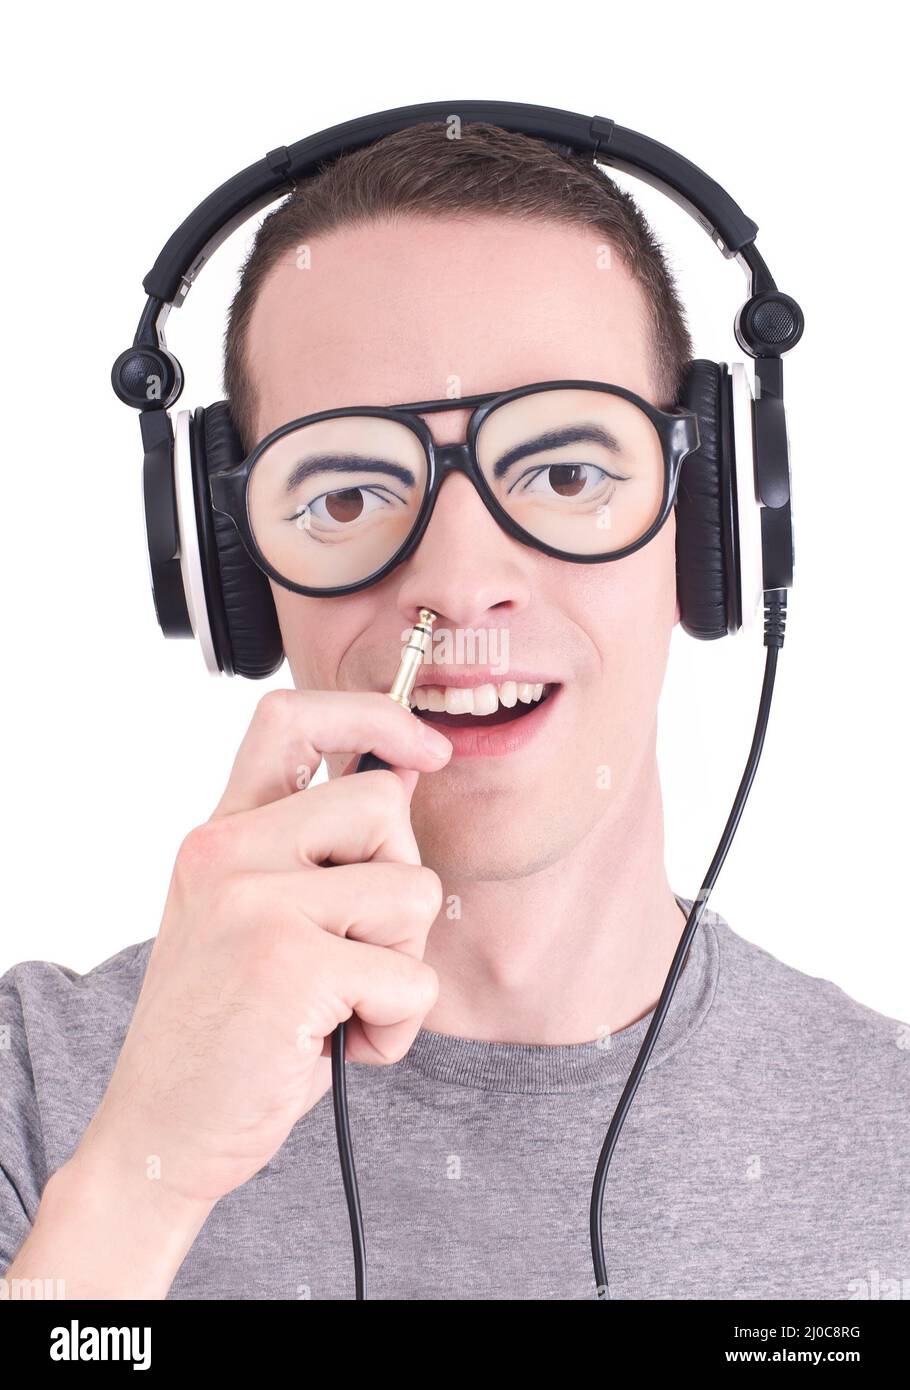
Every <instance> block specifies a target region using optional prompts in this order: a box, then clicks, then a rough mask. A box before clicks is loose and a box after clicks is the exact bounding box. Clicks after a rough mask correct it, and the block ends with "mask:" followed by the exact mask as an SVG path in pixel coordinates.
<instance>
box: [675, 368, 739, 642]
mask: <svg viewBox="0 0 910 1390" xmlns="http://www.w3.org/2000/svg"><path fill="white" fill-rule="evenodd" d="M731 391H732V387H731V381H730V375H729V372H728V371H727V367H726V364H724V363H717V362H709V361H708V360H707V359H705V358H697V359H695V360H694V361H691V362H689V364H688V367H687V369H686V375H685V378H684V381H683V385H682V388H681V390H680V394H679V399H678V401H677V404H678V405H680V406H683V407H685V409H686V410H693V411H694V412H695V414H696V415H697V417H698V433H699V441H700V442H699V447H698V448H697V449H696V450H695V452H694V453H691V454H689V455H687V457H686V458H685V459H684V460H683V463H682V468H681V470H680V477H679V487H678V490H677V500H676V592H677V596H678V598H679V610H680V622H681V623H682V626H683V628H684V629H685V631H686V632H688V633H689V634H690V636H692V637H699V638H702V639H704V640H711V639H713V638H715V637H726V635H727V633H728V632H731V631H735V630H736V629H737V628H738V627H739V625H740V617H739V614H738V612H737V608H738V584H736V583H735V582H732V576H733V575H734V569H733V568H732V566H733V565H734V563H735V559H734V552H733V547H734V546H735V542H736V533H735V529H733V528H734V526H735V518H734V505H733V498H732V492H731V489H732V479H731V472H732V463H733V459H732V452H731V451H732V429H733V425H732V419H731V411H732V394H731Z"/></svg>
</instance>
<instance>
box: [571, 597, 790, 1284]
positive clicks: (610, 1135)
mask: <svg viewBox="0 0 910 1390" xmlns="http://www.w3.org/2000/svg"><path fill="white" fill-rule="evenodd" d="M764 608H765V634H764V645H765V647H766V648H767V655H766V657H765V674H764V680H763V682H762V690H761V698H760V700H759V705H758V716H757V719H756V723H755V733H754V735H753V737H752V747H751V748H750V749H749V756H748V758H747V759H746V767H745V771H744V772H743V775H742V780H741V781H740V784H739V789H738V791H737V793H736V798H735V800H734V802H733V807H732V809H731V811H730V815H729V817H728V819H727V824H726V825H725V826H724V833H723V835H722V836H721V838H720V843H719V844H718V846H717V849H716V851H715V854H714V858H713V859H712V860H711V866H710V868H709V869H708V872H707V874H706V875H705V881H704V883H703V884H702V886H701V888H700V889H699V892H698V897H697V898H696V900H695V902H694V903H693V905H692V911H691V912H690V913H689V916H688V919H687V921H686V925H685V927H684V928H683V933H682V936H681V937H680V941H679V945H678V946H677V948H676V954H675V955H674V957H673V961H672V963H671V965H670V970H669V973H668V974H667V978H666V980H665V982H664V987H663V989H662V990H661V994H660V998H659V999H658V1001H657V1004H656V1006H655V1008H654V1014H653V1016H652V1018H651V1023H650V1025H649V1027H648V1031H647V1033H646V1034H645V1037H644V1041H643V1042H642V1045H641V1047H640V1048H639V1051H638V1056H637V1057H636V1058H635V1062H634V1065H633V1067H632V1070H631V1072H630V1073H629V1079H628V1081H627V1082H626V1084H625V1088H624V1090H623V1093H622V1095H621V1096H620V1098H619V1103H618V1105H617V1106H616V1109H615V1111H614V1112H613V1118H612V1120H611V1121H610V1127H609V1129H608V1130H607V1137H606V1139H605V1140H604V1143H603V1148H602V1149H601V1151H600V1158H599V1159H598V1162H597V1169H596V1171H595V1174H594V1185H593V1188H592V1191H591V1256H592V1259H593V1261H594V1277H595V1281H596V1286H597V1294H596V1296H597V1298H599V1299H609V1298H610V1284H609V1279H608V1276H607V1261H606V1255H605V1253H604V1241H603V1204H604V1189H605V1187H606V1182H607V1173H608V1172H609V1170H610V1160H611V1159H612V1157H613V1151H614V1149H615V1148H616V1144H617V1141H618V1139H619V1136H620V1132H621V1131H622V1127H623V1124H624V1123H625V1119H626V1116H627V1115H628V1113H629V1108H630V1106H631V1104H632V1101H633V1100H634V1099H635V1093H636V1091H637V1090H638V1087H639V1083H640V1082H641V1079H642V1076H643V1075H644V1071H645V1067H646V1066H647V1065H648V1059H649V1058H650V1056H651V1053H652V1051H653V1049H654V1045H655V1043H656V1042H657V1038H658V1035H659V1033H660V1030H661V1027H662V1026H663V1022H664V1019H665V1017H666V1014H667V1010H668V1009H669V1007H670V1001H671V1000H672V998H673V994H674V992H675V990H676V986H677V983H678V981H679V977H680V975H681V974H682V970H683V966H684V965H685V962H686V957H687V955H688V953H689V947H690V946H691V944H692V940H693V937H694V936H695V933H696V931H697V930H698V924H699V922H700V921H701V919H702V914H703V913H704V910H705V907H706V906H707V903H708V898H709V896H710V893H711V889H712V888H713V887H714V884H715V882H716V881H717V876H718V874H719V873H720V870H721V867H722V865H723V862H724V860H725V859H726V857H727V851H728V850H729V848H730V845H731V843H732V841H733V836H734V835H735V834H736V828H737V826H738V825H739V820H740V816H741V815H742V812H743V807H744V806H745V804H746V798H747V797H748V795H749V791H750V789H751V787H752V781H753V778H754V777H755V770H756V768H757V767H758V760H759V758H760V757H761V752H762V746H763V744H764V741H765V730H766V729H767V727H768V715H769V713H770V710H771V695H772V693H773V691H774V677H775V674H776V672H777V654H778V652H779V651H780V649H781V647H782V646H783V645H784V628H785V624H786V617H787V591H786V589H768V590H766V591H765V595H764Z"/></svg>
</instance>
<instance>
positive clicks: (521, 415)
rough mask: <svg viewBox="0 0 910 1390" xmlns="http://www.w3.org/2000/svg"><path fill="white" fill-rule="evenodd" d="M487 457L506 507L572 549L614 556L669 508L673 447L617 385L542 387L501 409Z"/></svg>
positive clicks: (484, 448) (482, 445)
mask: <svg viewBox="0 0 910 1390" xmlns="http://www.w3.org/2000/svg"><path fill="white" fill-rule="evenodd" d="M476 448H477V461H478V463H479V465H480V469H481V472H482V473H483V475H484V478H485V479H486V481H487V484H488V485H489V488H490V490H491V492H492V493H493V495H494V497H495V498H496V499H497V501H498V502H499V504H500V505H501V506H502V508H503V509H504V511H506V512H508V514H509V516H510V517H511V518H512V519H513V520H514V521H515V522H516V523H517V525H519V526H520V527H521V528H522V529H523V530H524V531H527V532H529V533H530V535H532V536H534V537H535V538H536V539H537V540H540V541H543V542H544V543H545V544H547V545H551V546H552V547H553V548H554V549H555V550H561V551H564V552H565V553H566V554H568V555H607V554H609V553H610V552H611V551H614V550H621V549H623V547H624V546H627V545H633V544H634V543H635V541H637V540H640V539H641V537H642V536H643V535H644V534H645V532H646V531H648V530H649V528H650V527H651V526H652V525H653V524H654V522H655V521H656V520H657V518H658V516H659V515H660V510H661V503H662V501H663V491H664V454H663V446H662V444H661V440H660V436H659V435H658V433H657V430H656V429H655V427H654V425H653V424H652V423H651V420H650V419H649V418H648V416H647V415H646V414H645V412H644V411H643V410H642V409H641V408H640V407H639V406H637V405H635V404H634V403H633V402H632V401H628V400H626V399H625V398H624V397H623V396H615V395H613V394H612V393H610V392H607V391H591V390H585V389H581V390H561V389H558V390H552V391H536V392H533V393H532V394H531V395H528V396H520V397H518V398H517V399H516V400H513V401H507V402H506V403H505V404H504V405H501V406H498V407H497V408H496V409H495V410H493V411H492V412H491V413H490V414H489V415H488V416H487V417H486V419H485V420H484V421H483V423H482V424H481V426H480V429H479V430H478V433H477V439H476Z"/></svg>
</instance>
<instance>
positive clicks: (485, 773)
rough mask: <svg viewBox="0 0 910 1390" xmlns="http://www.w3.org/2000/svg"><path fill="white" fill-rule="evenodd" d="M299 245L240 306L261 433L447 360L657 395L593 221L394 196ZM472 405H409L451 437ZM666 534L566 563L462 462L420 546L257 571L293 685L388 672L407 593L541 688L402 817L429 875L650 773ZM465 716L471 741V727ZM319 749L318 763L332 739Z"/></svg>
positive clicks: (610, 799) (552, 827)
mask: <svg viewBox="0 0 910 1390" xmlns="http://www.w3.org/2000/svg"><path fill="white" fill-rule="evenodd" d="M310 249H311V268H309V269H306V270H304V269H300V268H298V264H297V255H296V252H295V251H289V252H288V253H287V254H286V255H285V257H284V258H283V260H282V261H281V262H280V263H279V264H277V265H276V266H275V267H274V268H273V270H272V271H271V272H270V274H269V276H268V277H267V279H266V280H265V282H264V284H263V287H262V290H261V292H260V295H259V297H258V299H257V302H256V306H255V309H254V313H253V317H252V321H251V324H250V331H249V337H248V352H249V362H250V368H251V371H252V374H253V379H254V382H255V385H256V390H257V393H258V415H257V421H256V426H257V438H260V439H261V438H262V437H263V436H264V435H265V434H267V433H268V432H270V431H271V430H273V429H275V428H277V427H278V426H279V425H282V424H285V423H286V422H287V421H289V420H293V419H296V418H298V417H300V416H302V415H307V414H310V413H312V412H315V411H319V410H326V409H330V408H332V407H337V406H353V405H378V406H391V405H400V404H403V403H405V402H408V401H421V400H435V399H437V398H442V397H448V396H449V395H452V394H453V391H452V384H453V381H454V382H455V383H457V384H456V386H455V392H454V394H455V395H458V396H469V395H476V394H480V393H482V392H489V391H507V390H510V389H512V388H513V387H517V386H522V385H526V384H529V383H531V382H538V381H550V380H557V379H570V378H576V379H585V380H593V381H606V382H612V383H614V384H616V385H620V386H624V387H627V388H628V389H630V390H632V391H634V392H636V393H637V394H639V395H640V396H642V397H644V398H645V399H646V400H649V401H651V402H652V403H653V404H655V405H656V404H660V402H659V401H658V400H657V398H656V395H655V386H654V381H653V379H652V374H651V368H650V362H649V347H650V339H649V334H648V327H647V320H646V306H645V300H644V296H643V295H642V293H641V291H640V290H639V288H638V286H637V284H636V283H635V281H634V280H633V279H632V278H631V276H630V275H629V274H628V272H627V271H626V270H625V269H624V268H623V267H622V266H621V265H620V264H618V261H617V258H616V257H615V256H614V257H612V262H613V264H612V266H611V267H604V266H603V260H604V258H603V256H602V242H601V239H600V238H599V237H598V235H597V234H596V233H594V232H592V233H588V232H587V231H585V230H584V229H582V228H575V227H571V226H565V225H560V224H556V223H539V224H533V223H529V222H526V221H518V220H515V221H513V220H510V219H507V218H500V217H495V216H490V217H476V218H473V217H472V218H470V219H468V218H465V219H436V218H432V219H431V218H416V217H408V218H402V219H400V220H398V221H397V222H395V223H394V224H392V223H383V224H375V225H370V226H367V227H361V228H356V229H343V230H340V231H337V232H333V233H331V234H329V235H327V236H325V237H322V238H319V239H316V240H315V241H314V242H313V244H312V246H311V248H310ZM469 413H470V412H469V411H468V410H466V409H461V410H458V409H454V410H452V411H451V412H446V413H444V414H430V415H427V416H426V417H425V419H426V422H427V423H428V425H429V427H430V429H431V431H432V433H433V436H434V438H435V440H436V441H437V443H439V444H447V443H453V442H460V441H461V440H462V439H463V438H464V431H465V426H466V422H467V419H468V415H469ZM674 541H675V517H674V516H672V515H671V517H670V518H669V519H668V521H667V523H666V524H665V525H664V526H663V527H662V528H661V530H660V531H659V532H658V534H657V535H656V536H655V537H654V538H653V539H652V540H651V541H650V542H649V544H647V545H646V546H644V547H642V548H641V549H640V550H638V551H636V552H635V553H634V554H633V555H630V556H627V557H626V558H625V559H623V560H618V561H612V562H608V563H606V564H589V565H573V564H568V563H566V562H565V561H562V560H557V559H553V558H551V557H550V556H547V555H544V554H542V553H540V552H538V551H536V550H534V549H532V548H530V547H529V546H526V545H524V544H522V543H521V542H520V541H517V540H514V539H512V538H511V537H510V536H508V535H507V534H506V533H505V532H504V531H503V530H501V528H500V527H499V526H498V525H497V523H496V521H495V520H494V519H493V517H492V516H491V515H490V513H489V512H488V511H487V509H486V507H485V506H484V504H483V502H482V501H481V499H480V497H479V496H478V495H477V493H476V492H475V491H474V489H473V487H472V485H471V483H470V482H469V480H468V479H467V478H466V477H464V476H462V475H454V476H450V477H449V478H448V479H447V480H446V482H445V483H444V484H443V486H442V489H441V491H440V494H439V497H438V499H437V502H436V508H435V511H434V513H433V516H432V518H431V520H430V524H429V526H428V528H427V530H426V532H425V534H424V536H423V538H422V540H421V542H420V545H419V546H418V548H417V550H416V551H415V552H414V554H413V555H411V557H410V558H409V559H408V560H407V561H405V563H404V564H402V565H399V566H398V568H397V569H395V570H393V571H392V573H391V574H389V575H387V576H386V578H385V579H384V580H382V581H381V582H380V583H378V584H375V585H374V586H372V587H371V588H368V589H365V590H363V591H361V592H360V593H355V594H351V595H348V596H343V597H336V598H329V599H319V598H307V597H304V596H303V595H300V594H294V593H292V592H290V591H289V590H288V589H285V588H283V587H282V586H280V585H277V584H272V590H273V593H274V597H275V604H276V607H277V611H278V618H279V622H280V625H281V631H282V636H283V639H284V647H285V651H286V653H287V657H288V661H289V664H290V667H291V671H292V673H293V677H294V682H295V685H296V686H297V687H298V688H299V689H307V688H314V689H322V690H332V689H337V690H387V689H388V688H389V685H390V683H391V680H392V677H393V675H394V673H395V670H396V668H397V665H398V659H399V655H400V651H401V635H402V632H403V630H404V629H405V628H406V627H408V626H410V625H411V624H412V623H413V622H414V621H415V617H416V610H417V609H418V608H420V607H427V608H431V609H432V610H433V611H434V612H436V613H437V614H438V615H439V621H438V623H437V624H436V631H437V633H439V632H441V631H448V632H450V633H452V634H453V635H456V636H457V630H459V629H460V630H462V631H465V630H471V631H473V632H474V633H477V632H479V631H482V630H487V631H488V632H490V633H491V634H492V633H495V638H494V640H499V642H500V647H499V648H496V647H493V646H491V647H490V651H491V652H494V653H495V652H498V651H502V650H503V647H502V643H503V642H504V641H505V642H507V643H508V646H507V648H505V650H507V651H508V656H509V667H510V669H511V670H512V671H520V672H523V673H526V674H528V675H529V676H530V675H533V674H536V676H537V680H538V681H539V682H546V683H550V684H552V685H554V686H555V687H556V688H555V689H554V691H553V694H552V695H551V696H550V697H549V699H548V700H547V701H546V702H545V703H544V705H543V706H542V707H541V710H540V711H539V713H537V714H527V715H525V716H524V717H523V718H522V719H519V720H518V721H516V722H515V723H514V725H509V726H508V728H509V729H511V730H512V731H513V732H514V735H515V737H514V739H512V740H511V742H512V743H513V744H514V745H515V746H514V747H512V749H511V751H506V752H502V751H500V752H498V753H497V754H496V755H482V754H481V755H480V756H478V755H477V748H476V747H475V748H473V749H470V750H466V752H465V754H464V755H463V756H460V755H459V754H458V751H457V750H456V755H455V756H454V757H453V758H452V761H451V762H450V764H449V765H448V766H447V767H446V768H444V769H443V770H442V771H441V772H437V773H433V774H431V775H424V776H423V777H421V779H420V782H419V784H418V786H417V789H416V791H415V792H414V797H413V801H412V807H413V821H414V829H415V833H416V835H417V839H418V843H419V844H420V847H421V851H422V854H423V857H424V860H425V862H427V863H429V864H431V865H432V866H433V867H434V868H435V869H436V870H437V872H438V873H439V874H440V875H441V877H442V879H443V882H445V880H446V876H447V874H448V875H449V876H450V877H456V876H457V877H459V878H462V879H463V878H488V879H489V878H512V877H516V876H520V875H523V874H527V873H533V872H535V871H537V870H539V869H543V868H545V867H546V866H548V865H550V864H552V863H555V862H556V861H557V860H559V859H560V858H561V857H563V856H564V855H565V854H566V853H568V852H569V851H570V850H571V849H572V848H573V847H574V846H576V845H578V844H579V843H580V842H581V841H582V840H583V839H584V838H585V836H587V835H588V834H589V832H591V831H592V830H593V829H594V827H595V826H596V825H597V824H598V823H599V822H601V821H602V819H603V818H606V819H607V822H609V820H610V818H611V817H612V818H614V819H616V818H623V817H625V816H627V815H629V814H630V813H634V811H635V808H636V803H635V797H636V796H638V795H641V796H646V795H647V794H648V790H649V778H650V776H651V774H652V773H653V756H654V738H655V729H656V714H657V701H658V696H659V694H660V688H661V685H662V682H663V678H664V671H665V667H666V660H667V652H668V646H669V641H670V637H671V634H672V630H673V625H674V623H675V622H676V621H677V620H678V618H679V609H678V607H677V605H676V569H675V545H674ZM438 650H439V651H440V652H441V651H443V648H441V647H440V648H439V649H438ZM454 651H455V654H456V658H457V659H459V660H462V661H464V660H465V659H466V658H465V656H464V654H463V653H458V650H457V647H456V648H455V649H454ZM467 660H469V661H472V663H476V657H473V658H472V657H471V656H468V657H467ZM494 664H498V661H497V658H496V657H495V656H494V657H492V658H490V659H489V665H494ZM447 674H449V675H451V674H468V675H478V676H479V677H480V678H481V679H483V680H485V681H489V682H491V683H493V684H497V685H498V684H500V683H502V682H504V681H506V680H507V679H508V673H506V674H502V673H493V674H490V673H489V672H487V673H485V672H483V671H480V672H478V671H477V669H476V664H474V665H473V669H472V670H470V671H468V672H465V668H464V667H463V666H461V667H459V668H457V669H456V671H455V672H454V673H453V671H452V668H450V667H449V668H447V667H446V666H444V665H435V666H424V667H423V668H422V673H421V677H420V679H421V680H427V681H429V682H431V683H434V684H438V685H445V684H446V677H447ZM516 708H517V707H516ZM525 720H527V721H528V723H527V726H526V730H525V732H523V729H525ZM444 732H445V731H444ZM480 737H481V735H478V736H477V738H476V739H473V742H474V743H475V744H477V745H479V746H482V745H480ZM502 742H503V740H501V739H500V740H498V743H499V744H501V743H502ZM469 754H473V755H469ZM327 761H328V764H329V770H330V772H331V774H332V775H333V776H334V775H337V774H338V773H339V772H340V771H341V769H342V767H343V766H344V765H345V763H346V761H347V759H345V758H344V757H343V756H341V755H338V756H334V757H329V758H328V759H327Z"/></svg>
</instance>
